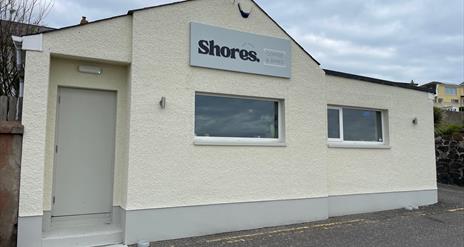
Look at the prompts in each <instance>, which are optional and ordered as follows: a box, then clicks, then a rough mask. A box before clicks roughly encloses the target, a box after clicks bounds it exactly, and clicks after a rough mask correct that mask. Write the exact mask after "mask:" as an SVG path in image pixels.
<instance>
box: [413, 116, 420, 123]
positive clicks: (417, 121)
mask: <svg viewBox="0 0 464 247" xmlns="http://www.w3.org/2000/svg"><path fill="white" fill-rule="evenodd" d="M418 123H419V120H418V119H417V118H416V117H415V118H414V119H413V120H412V124H414V125H417V124H418Z"/></svg>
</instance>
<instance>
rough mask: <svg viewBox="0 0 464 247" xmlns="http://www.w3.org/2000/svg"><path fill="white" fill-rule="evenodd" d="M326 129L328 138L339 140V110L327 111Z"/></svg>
mask: <svg viewBox="0 0 464 247" xmlns="http://www.w3.org/2000/svg"><path fill="white" fill-rule="evenodd" d="M327 116H328V121H327V122H328V129H329V138H334V139H339V138H340V110H338V109H328V110H327Z"/></svg>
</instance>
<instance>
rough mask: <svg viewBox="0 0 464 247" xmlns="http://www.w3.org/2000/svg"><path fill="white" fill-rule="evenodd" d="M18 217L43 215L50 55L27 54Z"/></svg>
mask: <svg viewBox="0 0 464 247" xmlns="http://www.w3.org/2000/svg"><path fill="white" fill-rule="evenodd" d="M26 68H27V69H26V71H25V78H24V79H25V87H24V101H23V117H22V123H23V125H24V135H23V147H22V149H23V150H22V158H21V183H20V192H19V216H35V215H42V213H43V209H42V205H43V186H44V181H43V175H44V165H43V164H44V163H45V138H46V129H47V128H46V124H47V114H46V111H47V97H48V80H49V73H48V72H49V69H50V54H49V53H47V52H33V51H29V52H27V54H26Z"/></svg>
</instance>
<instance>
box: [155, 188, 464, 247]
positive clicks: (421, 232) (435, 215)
mask: <svg viewBox="0 0 464 247" xmlns="http://www.w3.org/2000/svg"><path fill="white" fill-rule="evenodd" d="M438 197H439V203H438V204H436V205H433V206H428V207H421V208H420V209H418V210H414V211H407V210H404V209H400V210H392V211H384V212H378V213H370V214H359V215H352V216H343V217H335V218H330V219H328V220H325V221H319V222H311V223H305V224H298V225H289V226H280V227H271V228H262V229H256V230H249V231H240V232H232V233H224V234H216V235H210V236H203V237H195V238H186V239H179V240H171V241H162V242H155V243H152V245H151V246H153V247H155V246H156V247H181V246H205V247H210V246H226V247H237V246H276V247H277V246H278V247H281V246H318V247H324V246H330V247H336V246H343V247H346V246H356V247H364V246H366V247H367V246H369V247H371V246H380V247H382V246H401V247H403V246H421V247H428V246H430V247H432V246H434V247H435V246H443V247H454V246H456V247H464V187H457V186H450V185H439V194H438Z"/></svg>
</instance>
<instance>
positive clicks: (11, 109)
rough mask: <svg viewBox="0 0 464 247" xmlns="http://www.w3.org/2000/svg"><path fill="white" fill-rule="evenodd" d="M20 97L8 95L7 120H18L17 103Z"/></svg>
mask: <svg viewBox="0 0 464 247" xmlns="http://www.w3.org/2000/svg"><path fill="white" fill-rule="evenodd" d="M17 100H18V98H16V97H8V118H7V120H6V121H15V120H16V103H17Z"/></svg>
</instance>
